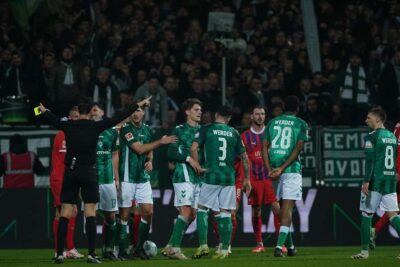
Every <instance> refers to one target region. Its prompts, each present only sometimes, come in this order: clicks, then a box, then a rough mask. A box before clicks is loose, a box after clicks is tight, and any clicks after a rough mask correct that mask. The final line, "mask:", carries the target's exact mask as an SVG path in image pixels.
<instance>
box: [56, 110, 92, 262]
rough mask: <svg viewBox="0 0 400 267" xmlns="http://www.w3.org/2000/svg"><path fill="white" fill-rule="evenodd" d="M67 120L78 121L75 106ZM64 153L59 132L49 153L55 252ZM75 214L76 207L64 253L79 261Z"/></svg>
mask: <svg viewBox="0 0 400 267" xmlns="http://www.w3.org/2000/svg"><path fill="white" fill-rule="evenodd" d="M68 119H69V120H77V119H79V111H78V107H77V106H73V107H72V108H71V109H70V110H69V115H68ZM66 152H67V147H66V144H65V136H64V132H63V131H59V132H58V133H57V134H56V136H55V137H54V142H53V148H52V151H51V172H50V189H51V193H52V195H53V200H54V207H55V208H56V210H55V216H54V220H53V238H54V249H55V250H57V230H58V223H59V221H60V212H61V201H60V195H61V186H62V181H63V177H64V159H65V153H66ZM77 213H78V209H77V207H76V205H74V208H73V213H72V216H71V218H70V220H69V222H68V227H67V252H66V253H65V257H66V258H68V259H81V258H83V257H84V256H83V255H82V254H80V253H79V252H78V250H77V249H76V248H75V242H74V230H75V222H76V215H77ZM56 256H57V253H56V252H55V256H54V258H55V257H56Z"/></svg>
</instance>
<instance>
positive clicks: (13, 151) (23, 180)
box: [0, 134, 45, 189]
mask: <svg viewBox="0 0 400 267" xmlns="http://www.w3.org/2000/svg"><path fill="white" fill-rule="evenodd" d="M44 172H45V168H44V166H43V164H42V163H41V162H40V160H39V157H38V156H37V155H36V154H35V153H34V152H31V151H28V147H27V143H26V140H25V138H23V137H22V136H21V135H19V134H16V135H13V136H12V137H11V138H10V151H9V152H6V153H4V154H2V155H1V159H0V176H3V188H4V189H16V188H18V189H21V188H34V187H35V176H34V174H44Z"/></svg>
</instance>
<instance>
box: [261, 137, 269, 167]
mask: <svg viewBox="0 0 400 267" xmlns="http://www.w3.org/2000/svg"><path fill="white" fill-rule="evenodd" d="M268 148H269V142H268V141H267V140H263V145H262V151H261V153H262V157H263V160H264V164H265V166H266V167H267V170H268V173H270V172H271V163H270V161H269V155H268Z"/></svg>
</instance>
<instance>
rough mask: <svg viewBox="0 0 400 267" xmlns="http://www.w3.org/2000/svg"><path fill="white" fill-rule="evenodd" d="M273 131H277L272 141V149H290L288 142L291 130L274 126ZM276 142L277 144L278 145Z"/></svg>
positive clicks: (290, 138) (290, 137)
mask: <svg viewBox="0 0 400 267" xmlns="http://www.w3.org/2000/svg"><path fill="white" fill-rule="evenodd" d="M274 130H275V131H277V133H276V135H275V138H274V140H272V144H271V147H272V148H283V149H287V148H289V147H290V141H291V140H292V128H290V127H283V128H282V127H280V126H274ZM278 141H280V142H279V144H278Z"/></svg>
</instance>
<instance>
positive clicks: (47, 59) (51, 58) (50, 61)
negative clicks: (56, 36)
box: [43, 55, 54, 69]
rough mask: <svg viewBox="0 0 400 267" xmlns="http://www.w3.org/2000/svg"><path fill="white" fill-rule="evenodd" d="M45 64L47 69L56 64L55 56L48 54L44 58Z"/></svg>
mask: <svg viewBox="0 0 400 267" xmlns="http://www.w3.org/2000/svg"><path fill="white" fill-rule="evenodd" d="M43 65H44V68H45V69H50V68H52V67H53V66H54V56H53V55H46V56H45V57H44V59H43Z"/></svg>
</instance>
